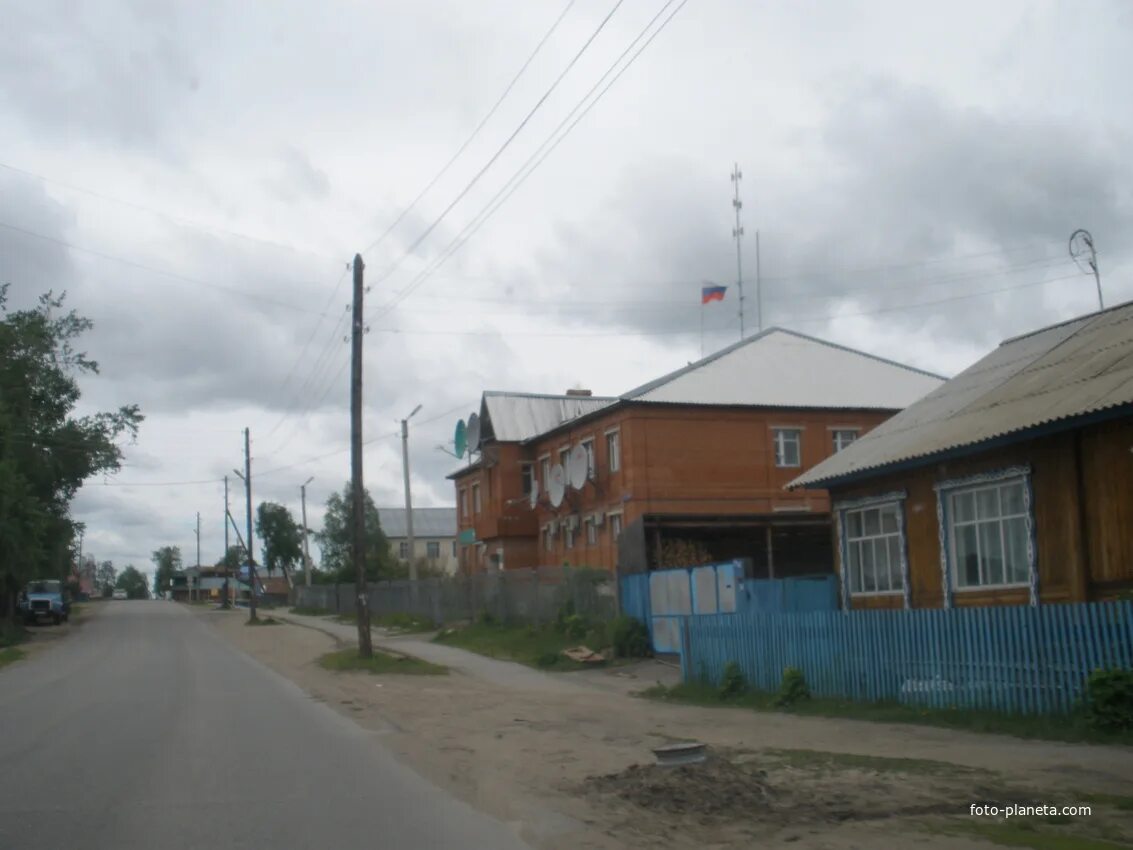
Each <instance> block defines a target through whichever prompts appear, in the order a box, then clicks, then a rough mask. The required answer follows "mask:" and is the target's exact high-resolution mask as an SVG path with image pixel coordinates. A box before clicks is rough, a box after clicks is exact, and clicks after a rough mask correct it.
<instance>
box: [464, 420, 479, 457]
mask: <svg viewBox="0 0 1133 850" xmlns="http://www.w3.org/2000/svg"><path fill="white" fill-rule="evenodd" d="M464 436H465V438H466V439H467V440H468V451H469V452H470V453H471V452H474V451H477V450H478V449H479V448H480V417H479V416H477V415H476V414H475V413H473V414H470V415H469V417H468V427H467V428H465V429H464Z"/></svg>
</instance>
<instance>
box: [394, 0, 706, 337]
mask: <svg viewBox="0 0 1133 850" xmlns="http://www.w3.org/2000/svg"><path fill="white" fill-rule="evenodd" d="M673 2H674V0H667V2H666V3H665V4H664V5H663V6H662V7H661V9H660V10H659V11H658V12H657V14H656V15H654V16H653V18H652V19H651V20H650V21H649V23H648V24H646V25H645V27H644V29H642V31H641V32H640V33H639V34H638V35H637V37H636V38H635V39H634V40H633V41H631V42H630V44H629V46H628V47H627V48H626V49H625V50H624V51H622V53H621V55H620V56H618V58H617V59H615V60H614V62H613V64H611V65H610V67H609V68H608V69H607V70H606V72H605V73H604V74H603V75H602V76H601V77H600V78H599V79H598V82H596V83H595V84H594V86H592V87H591V89H590V90H589V91H588V92H587V93H586V94H585V95H584V96H583V97H582V99H581V100H579V102H578V103H577V104H576V105H575V106H574V108H573V109H572V110H571V111H570V112H569V113H567V116H566V117H565V118H564V119H563V120H562V121H561V122H560V123H559V125H558V126H557V127H556V128H555V129H554V130H553V131H551V134H550V135H549V136H548V137H547V138H546V140H544V142H543V144H542V145H540V146H539V148H538V149H537V150H536V151H535V153H534V154H532V155H531V157H529V158H528V159H527V161H526V162H525V163H524V164H523V165H522V166H520V168H519V170H518V171H516V173H515V174H513V175H512V177H511V178H510V179H509V180H508V182H507V183H505V184H504V186H503V188H501V189H500V191H499V192H497V193H496V194H495V195H494V196H493V197H492V199H491V200H490V201H489V202H488V203H487V204H486V205H485V206H484V208H483V209H481V211H480V213H478V214H477V215H476V216H475V217H474V218H473V219H472V221H470V222H469V224H468V225H466V226H465V228H464V230H463V231H461V233H460V234H458V235H457V236H456V238H455V239H453V240H452V241H451V242H450V243H449V245H448V246H447V247H446V248H445V249H444V250H443V251H442V252H441V253H440V255H438V257H436V258H435V259H434V261H433V262H432V263H431V264H430V265H428V266H426V268H425V269H424V270H423V271H422V272H421V273H419V274H418V275H417V276H416V277H414V279H413V280H412V281H411V282H410V283H409V285H408V286H407V287H405V288H404V289H403V290H401V292H399V293H398V294H397V295H396V296H395V297H394V298H393V299H392V301H389V302H387V303H386V304H384V305H381V306H380V307H379V308H378V310H379V312H377V313H376V314H375V318H383V317H384V316H386V315H388V314H389V312H390V311H391V310H393V309H394V308H396V307H397V305H398V304H400V303H401V302H402V301H404V300H405V298H406V297H407V296H408V295H409V294H410V293H411V292H413V290H415V289H416V288H417V287H419V286H420V285H421V284H422V283H424V281H425V280H426V279H428V277H429V276H430V275H431V274H432V273H433V272H435V271H436V270H437V269H438V268H440V266H441V265H443V264H444V262H445V261H446V260H447V259H448V258H449V257H451V256H452V255H453V254H454V253H456V251H457V250H458V249H459V248H460V247H461V246H462V245H464V243H466V242H467V241H468V240H469V239H471V238H472V236H473V235H474V234H475V233H476V231H477V230H479V229H480V227H481V226H483V224H484V223H485V222H486V221H487V220H488V219H489V218H490V217H491V216H492V215H493V214H494V213H495V212H496V210H498V209H499V208H500V207H501V206H503V204H504V203H506V202H507V200H508V198H510V197H511V195H512V194H513V193H514V192H515V190H516V189H518V188H519V186H521V185H522V184H523V182H524V181H526V180H527V178H528V177H530V176H531V174H532V173H534V171H535V170H536V169H537V168H538V167H539V165H541V164H542V163H543V161H544V160H545V159H546V158H547V157H548V156H550V154H551V153H552V152H553V151H554V150H555V148H556V147H558V146H559V144H560V143H561V142H562V141H563V139H565V138H566V137H567V136H568V135H570V132H571V131H572V130H573V129H574V128H575V127H576V126H577V125H578V122H579V121H581V120H582V119H583V118H584V117H586V115H587V114H588V113H589V112H590V110H591V109H592V108H593V107H594V105H595V104H597V103H598V101H600V100H601V99H602V97H603V96H604V95H605V94H606V92H608V91H609V90H610V88H611V87H612V86H613V85H614V83H616V82H617V81H618V80H619V79H620V78H621V75H622V74H624V73H625V72H626V71H627V70H628V69H629V67H630V66H631V65H633V63H634V62H635V61H637V58H638V57H639V56H640V55H641V54H642V52H643V51H644V50H645V49H646V48H647V47H649V45H650V44H651V43H652V42H653V39H655V38H656V37H657V36H658V35H659V34H660V33H661V32H662V31H663V30H664V29H665V27H667V26H668V25H669V22H670V21H672V20H673V18H674V17H675V16H676V15H677V13H678V12H680V10H681V9H682V8H684V5H685V4H686V3H687V2H688V0H681V2H680V4H679V5H678V6H677V7H676V8H675V9H674V10H673V11H672V13H671V14H670V15H669V17H667V18H666V19H665V20H664V21H663V22H662V23H661V25H660V26H659V27H658V28H657V29H656V30H654V32H653V34H652V35H650V36H649V38H648V39H647V40H646V41H645V43H644V44H643V45H641V47H640V48H639V49H638V51H637V52H636V53H634V54H633V56H631V57H630V59H629V61H628V62H626V64H625V65H624V66H622V68H621V69H620V70H619V71H618V72H617V74H616V75H615V76H614V77H613V79H611V80H610V82H609V83H608V84H607V85H606V87H605V88H604V89H602V90H601V91H600V92H599V93H598V96H597V97H595V98H594V100H592V101H591V102H590V104H589V105H587V106H586V107H585V109H583V110H582V112H581V113H579V114H578V117H577V118H575V119H574V121H573V123H571V124H570V125H569V126H567V128H566V131H565V132H564V133H563V134H562V135H561V136H559V138H558V139H557V140H555V141H554V143H553V144H550V143H551V140H552V139H554V137H555V135H556V134H557V133H558V132H559V131H560V130H561V129H562V128H563V126H564V125H566V124H567V122H568V121H570V120H571V117H572V116H573V115H574V114H575V113H576V112H578V110H579V109H580V108H581V107H582V105H583V104H584V103H586V101H587V99H588V98H590V96H591V95H592V94H593V93H594V92H595V90H597V89H598V87H599V86H601V85H602V82H603V81H604V80H605V79H606V78H607V77H609V76H610V74H611V73H612V72H613V71H614V69H615V68H617V66H618V64H619V63H620V62H621V61H622V60H623V59H624V58H625V57H626V55H627V54H628V53H629V52H630V51H631V50H633V48H634V45H636V44H637V43H638V42H639V41H640V40H641V39H642V38H643V37H644V36H645V34H646V33H647V32H648V31H649V29H650V28H651V27H652V26H653V24H654V23H655V22H656V21H657V20H658V19H659V18H660V17H661V16H662V15H663V14H664V13H665V10H666V9H668V8H669V6H671V5H672V3H673ZM548 144H550V147H549V148H548V147H547V145H548ZM545 148H546V152H545V153H542V152H543V151H544V149H545ZM541 153H542V156H541V157H540V154H541ZM536 157H539V159H538V160H537V161H536V162H535V164H534V165H533V166H531V168H530V169H529V170H528V171H527V172H526V174H523V172H524V170H525V169H527V168H528V166H529V165H531V163H532V161H533V160H536ZM521 174H522V175H523V176H522V177H520V175H521ZM517 178H518V181H517ZM509 186H510V189H509ZM505 193H506V194H505ZM501 196H502V199H501ZM493 204H495V206H493Z"/></svg>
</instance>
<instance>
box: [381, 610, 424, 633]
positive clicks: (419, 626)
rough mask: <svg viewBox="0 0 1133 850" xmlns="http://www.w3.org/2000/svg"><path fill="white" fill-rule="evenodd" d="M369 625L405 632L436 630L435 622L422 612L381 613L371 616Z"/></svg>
mask: <svg viewBox="0 0 1133 850" xmlns="http://www.w3.org/2000/svg"><path fill="white" fill-rule="evenodd" d="M370 625H372V626H379V627H381V628H383V629H389V630H390V631H396V632H403V633H405V634H411V633H420V632H435V631H436V630H437V624H436V623H434V622H433V620H432V618H431V617H426V616H424V615H423V614H383V615H382V616H380V617H374V618H372V619H371V621H370Z"/></svg>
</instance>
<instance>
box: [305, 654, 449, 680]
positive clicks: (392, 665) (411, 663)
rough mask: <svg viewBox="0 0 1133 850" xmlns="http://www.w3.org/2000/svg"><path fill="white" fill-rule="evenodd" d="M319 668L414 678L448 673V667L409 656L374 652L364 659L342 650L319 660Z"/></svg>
mask: <svg viewBox="0 0 1133 850" xmlns="http://www.w3.org/2000/svg"><path fill="white" fill-rule="evenodd" d="M319 666H320V667H323V668H324V669H326V670H336V671H343V670H365V671H366V672H368V673H379V674H382V673H400V674H406V675H412V676H438V675H443V674H445V673H447V672H448V668H447V667H442V666H441V665H440V664H430V663H429V662H428V661H422V660H421V659H420V658H413V657H412V656H409V655H392V654H390V653H388V652H381V651H379V650H374V655H373V657H372V658H363V657H362V656H360V655H359V654H358V650H357V649H342V650H339V651H338V652H328V653H327V654H326V655H324V656H322V657H321V658H320V659H319Z"/></svg>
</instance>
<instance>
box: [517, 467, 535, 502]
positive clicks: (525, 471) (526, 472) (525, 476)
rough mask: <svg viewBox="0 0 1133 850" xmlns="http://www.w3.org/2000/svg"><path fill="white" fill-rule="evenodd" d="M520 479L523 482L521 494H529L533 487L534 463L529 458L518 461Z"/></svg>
mask: <svg viewBox="0 0 1133 850" xmlns="http://www.w3.org/2000/svg"><path fill="white" fill-rule="evenodd" d="M519 474H520V480H521V481H522V482H523V495H524V496H530V495H531V491H532V490H534V489H535V464H534V462H533V461H530V460H521V461H520V462H519Z"/></svg>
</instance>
